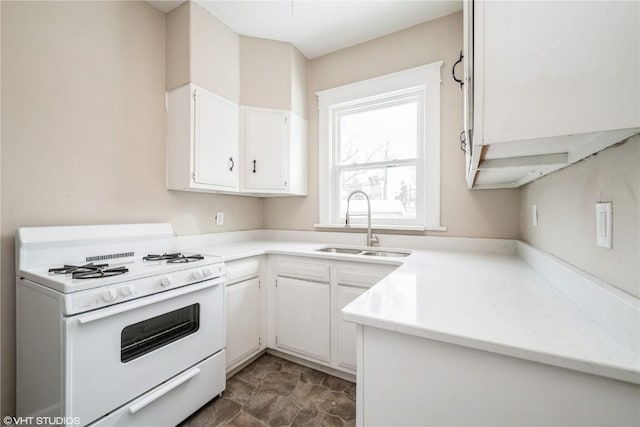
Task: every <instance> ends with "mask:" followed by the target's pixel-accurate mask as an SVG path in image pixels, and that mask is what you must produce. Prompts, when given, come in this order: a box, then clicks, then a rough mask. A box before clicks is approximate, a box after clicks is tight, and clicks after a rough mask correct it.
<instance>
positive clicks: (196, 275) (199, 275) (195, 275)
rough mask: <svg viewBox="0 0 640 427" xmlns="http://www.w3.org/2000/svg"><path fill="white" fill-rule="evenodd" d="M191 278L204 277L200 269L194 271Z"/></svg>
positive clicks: (198, 278)
mask: <svg viewBox="0 0 640 427" xmlns="http://www.w3.org/2000/svg"><path fill="white" fill-rule="evenodd" d="M191 278H192V279H193V280H200V279H202V273H201V272H200V271H198V270H196V271H194V272H193V273H191Z"/></svg>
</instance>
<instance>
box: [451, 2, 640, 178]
mask: <svg viewBox="0 0 640 427" xmlns="http://www.w3.org/2000/svg"><path fill="white" fill-rule="evenodd" d="M638 16H640V3H638V2H491V1H471V0H469V1H465V2H464V29H465V38H464V52H463V54H464V86H463V91H464V94H465V96H464V98H465V115H464V121H465V129H464V134H463V135H462V138H463V142H464V143H465V144H464V145H465V148H466V157H467V162H466V173H467V182H468V186H469V187H470V188H478V189H482V188H511V187H518V186H521V185H524V184H526V183H528V182H531V181H533V180H535V179H537V178H540V177H541V176H543V175H546V174H548V173H551V172H553V171H555V170H558V169H561V168H563V167H566V166H568V165H570V164H572V163H575V162H577V161H579V160H581V159H583V158H585V157H587V156H590V155H592V154H594V153H597V152H598V151H600V150H603V149H605V148H607V147H609V146H611V145H613V144H616V143H618V142H620V141H623V140H624V139H626V138H628V137H630V136H633V135H634V134H636V133H638V132H640V79H639V78H638V76H639V75H640V20H639V19H638Z"/></svg>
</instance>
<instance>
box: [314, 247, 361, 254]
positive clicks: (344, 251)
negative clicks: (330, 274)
mask: <svg viewBox="0 0 640 427" xmlns="http://www.w3.org/2000/svg"><path fill="white" fill-rule="evenodd" d="M316 251H319V252H330V253H334V254H351V255H358V254H359V253H360V252H362V249H353V248H320V249H316Z"/></svg>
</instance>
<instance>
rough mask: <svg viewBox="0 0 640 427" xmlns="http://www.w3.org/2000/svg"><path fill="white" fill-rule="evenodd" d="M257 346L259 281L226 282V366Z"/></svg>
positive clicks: (230, 365)
mask: <svg viewBox="0 0 640 427" xmlns="http://www.w3.org/2000/svg"><path fill="white" fill-rule="evenodd" d="M259 349H260V281H259V280H258V279H257V278H255V279H250V280H245V281H244V282H239V283H236V284H233V285H230V286H227V368H230V367H233V366H234V365H236V364H238V363H240V362H242V360H243V359H245V358H246V357H248V356H250V355H251V354H252V353H254V352H256V351H258V350H259Z"/></svg>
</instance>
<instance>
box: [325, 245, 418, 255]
mask: <svg viewBox="0 0 640 427" xmlns="http://www.w3.org/2000/svg"><path fill="white" fill-rule="evenodd" d="M316 251H318V252H328V253H333V254H349V255H366V256H383V257H405V256H407V255H410V254H411V252H401V251H387V250H378V251H377V250H368V249H358V248H336V247H332V246H329V247H326V248H320V249H316Z"/></svg>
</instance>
